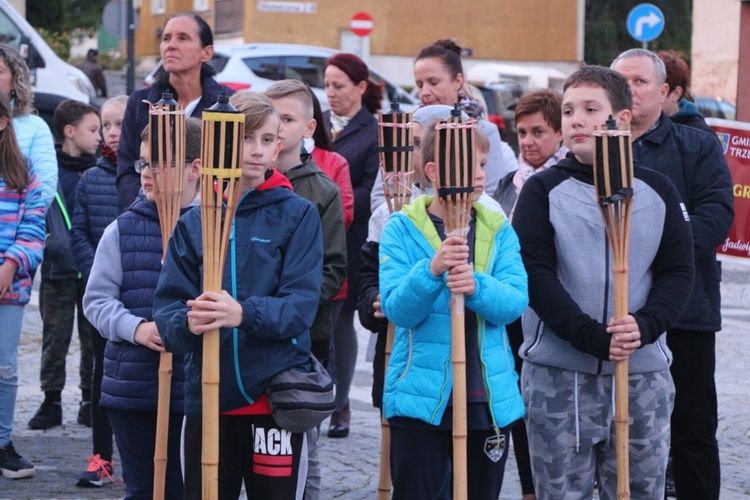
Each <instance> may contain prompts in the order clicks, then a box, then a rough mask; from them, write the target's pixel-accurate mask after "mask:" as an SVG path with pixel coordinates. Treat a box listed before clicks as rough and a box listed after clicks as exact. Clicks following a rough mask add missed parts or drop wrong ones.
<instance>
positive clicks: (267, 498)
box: [185, 415, 307, 500]
mask: <svg viewBox="0 0 750 500" xmlns="http://www.w3.org/2000/svg"><path fill="white" fill-rule="evenodd" d="M202 427H203V422H202V419H201V417H187V418H185V499H186V500H191V499H195V500H200V498H201V494H202V480H201V479H202V478H201V440H202ZM306 478H307V441H306V438H305V434H304V433H301V434H293V433H291V432H289V431H287V430H284V429H281V428H280V427H279V426H278V425H276V422H275V421H274V420H273V417H271V415H241V416H234V415H233V416H228V415H220V416H219V498H220V499H232V500H234V499H236V498H238V497H239V495H240V490H241V489H242V481H243V480H244V481H245V491H246V492H247V497H248V498H249V499H251V500H252V499H258V500H261V499H262V500H293V499H297V498H299V499H301V498H302V495H303V493H304V491H305V480H306Z"/></svg>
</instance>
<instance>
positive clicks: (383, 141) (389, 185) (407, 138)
mask: <svg viewBox="0 0 750 500" xmlns="http://www.w3.org/2000/svg"><path fill="white" fill-rule="evenodd" d="M378 125H379V127H378V132H379V133H378V139H379V141H378V142H379V145H380V148H379V150H380V173H381V174H382V176H383V192H384V193H385V200H386V202H387V203H388V211H389V212H390V213H394V212H398V211H399V210H401V207H402V206H403V205H405V204H407V203H409V200H410V199H411V184H412V176H413V174H414V169H413V164H412V152H413V151H414V140H413V133H412V128H411V125H412V124H411V114H410V113H404V112H402V111H401V109H400V108H399V106H398V103H391V111H390V112H388V113H381V114H380V116H379V120H378ZM395 328H396V327H395V325H394V324H393V323H391V322H390V321H389V322H388V330H387V332H386V340H385V373H387V372H388V361H389V360H390V358H391V351H393V337H394V333H395ZM380 431H381V434H380V478H379V480H378V500H388V498H390V495H391V458H390V450H391V431H390V428H389V427H388V421H387V420H386V419H385V417H382V416H381V418H380Z"/></svg>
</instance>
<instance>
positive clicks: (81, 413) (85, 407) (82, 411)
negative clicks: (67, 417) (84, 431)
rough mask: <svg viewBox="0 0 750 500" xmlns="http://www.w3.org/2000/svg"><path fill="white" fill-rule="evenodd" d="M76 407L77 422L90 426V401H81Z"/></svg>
mask: <svg viewBox="0 0 750 500" xmlns="http://www.w3.org/2000/svg"><path fill="white" fill-rule="evenodd" d="M80 404H81V406H80V408H78V423H79V424H81V425H85V426H86V427H91V401H81V403H80Z"/></svg>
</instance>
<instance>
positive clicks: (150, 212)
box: [128, 193, 200, 221]
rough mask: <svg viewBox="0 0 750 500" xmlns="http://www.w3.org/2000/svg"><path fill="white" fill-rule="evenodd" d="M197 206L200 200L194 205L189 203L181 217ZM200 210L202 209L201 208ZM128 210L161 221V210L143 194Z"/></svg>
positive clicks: (195, 201) (181, 210) (182, 210)
mask: <svg viewBox="0 0 750 500" xmlns="http://www.w3.org/2000/svg"><path fill="white" fill-rule="evenodd" d="M195 206H199V203H198V200H197V198H196V200H194V201H193V202H192V203H188V204H187V205H185V206H184V207H182V208H180V215H181V216H182V215H184V214H185V213H186V212H188V211H189V210H190V209H192V208H193V207H195ZM199 209H200V207H199ZM128 210H130V211H131V212H135V213H137V214H139V215H142V216H143V217H147V218H149V219H153V220H157V221H159V220H160V219H159V209H158V207H157V206H156V203H155V202H153V201H148V199H147V198H146V195H145V194H143V193H140V194H139V195H138V197H137V198H136V199H135V201H134V202H133V203H132V204H131V205H130V207H128Z"/></svg>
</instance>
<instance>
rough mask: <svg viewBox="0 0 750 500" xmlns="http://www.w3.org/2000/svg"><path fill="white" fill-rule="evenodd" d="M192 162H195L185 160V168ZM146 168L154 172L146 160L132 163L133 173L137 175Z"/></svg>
mask: <svg viewBox="0 0 750 500" xmlns="http://www.w3.org/2000/svg"><path fill="white" fill-rule="evenodd" d="M194 161H195V160H194V159H193V160H185V165H186V166H187V165H190V164H191V163H193V162H194ZM146 167H149V168H151V169H152V170H154V167H153V165H151V163H149V162H147V161H146V160H135V161H134V162H133V168H134V169H135V172H136V173H137V174H140V173H141V172H143V171H144V170H145V169H146ZM155 169H156V170H158V167H156V168H155Z"/></svg>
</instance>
